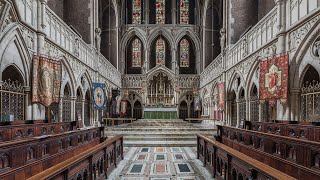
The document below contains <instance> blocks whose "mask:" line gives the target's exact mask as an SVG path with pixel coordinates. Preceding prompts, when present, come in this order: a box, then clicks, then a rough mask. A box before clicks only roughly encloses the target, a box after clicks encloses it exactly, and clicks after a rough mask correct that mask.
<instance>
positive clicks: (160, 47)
mask: <svg viewBox="0 0 320 180" xmlns="http://www.w3.org/2000/svg"><path fill="white" fill-rule="evenodd" d="M165 60H166V44H165V42H164V40H163V39H162V38H159V39H158V40H157V44H156V63H157V65H165Z"/></svg>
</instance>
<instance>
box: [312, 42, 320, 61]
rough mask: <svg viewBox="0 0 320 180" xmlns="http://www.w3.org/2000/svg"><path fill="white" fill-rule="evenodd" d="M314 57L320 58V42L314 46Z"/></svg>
mask: <svg viewBox="0 0 320 180" xmlns="http://www.w3.org/2000/svg"><path fill="white" fill-rule="evenodd" d="M313 55H314V56H315V57H317V58H320V40H318V41H316V42H315V43H314V45H313Z"/></svg>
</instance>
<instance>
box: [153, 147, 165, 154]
mask: <svg viewBox="0 0 320 180" xmlns="http://www.w3.org/2000/svg"><path fill="white" fill-rule="evenodd" d="M154 152H155V153H165V152H166V148H165V147H156V148H155V151H154Z"/></svg>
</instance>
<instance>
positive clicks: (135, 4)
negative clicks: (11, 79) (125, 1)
mask: <svg viewBox="0 0 320 180" xmlns="http://www.w3.org/2000/svg"><path fill="white" fill-rule="evenodd" d="M141 19H142V1H141V0H132V24H141Z"/></svg>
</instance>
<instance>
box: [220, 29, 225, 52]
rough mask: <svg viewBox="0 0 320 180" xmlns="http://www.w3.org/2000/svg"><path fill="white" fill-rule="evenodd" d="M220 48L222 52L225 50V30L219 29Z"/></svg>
mask: <svg viewBox="0 0 320 180" xmlns="http://www.w3.org/2000/svg"><path fill="white" fill-rule="evenodd" d="M220 36H221V37H220V47H221V51H222V52H223V51H224V50H225V48H226V29H225V28H221V29H220Z"/></svg>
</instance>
